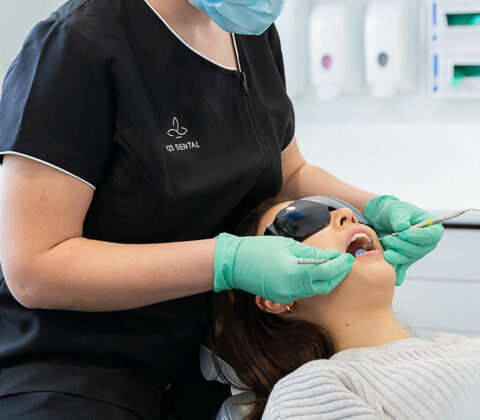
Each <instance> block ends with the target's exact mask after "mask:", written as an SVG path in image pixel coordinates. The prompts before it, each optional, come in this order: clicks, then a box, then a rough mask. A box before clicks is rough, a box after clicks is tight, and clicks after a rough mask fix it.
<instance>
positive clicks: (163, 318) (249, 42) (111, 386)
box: [0, 0, 294, 412]
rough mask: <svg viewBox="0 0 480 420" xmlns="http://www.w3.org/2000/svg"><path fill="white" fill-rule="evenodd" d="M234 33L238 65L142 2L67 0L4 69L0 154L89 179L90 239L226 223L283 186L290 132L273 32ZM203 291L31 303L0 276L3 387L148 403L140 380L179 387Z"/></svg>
mask: <svg viewBox="0 0 480 420" xmlns="http://www.w3.org/2000/svg"><path fill="white" fill-rule="evenodd" d="M235 43H236V47H237V49H238V56H239V63H240V67H241V69H240V70H241V71H236V70H232V69H228V68H226V67H223V66H220V65H218V64H216V63H214V62H212V61H210V60H208V59H207V58H205V57H203V56H201V55H200V54H199V53H197V52H196V51H194V50H192V49H191V48H190V47H189V46H188V45H186V44H185V43H183V42H182V40H181V39H179V38H178V37H177V36H176V34H175V33H174V32H172V30H171V29H169V27H168V26H167V25H166V23H165V22H164V21H162V19H161V18H160V17H159V16H158V15H157V14H156V13H155V12H154V11H153V10H152V9H151V8H150V6H149V5H148V4H147V3H145V1H144V0H71V1H69V2H67V3H66V4H65V5H63V6H62V7H61V8H60V9H59V10H58V11H56V12H55V13H53V14H52V15H51V16H50V17H49V18H48V19H47V20H46V21H43V22H41V23H39V24H38V25H37V26H36V27H35V28H34V29H33V31H32V32H31V33H30V35H29V36H28V38H27V40H26V41H25V43H24V45H23V48H22V51H21V52H20V54H19V55H18V57H17V58H16V59H15V61H14V62H13V64H12V65H11V67H10V69H9V71H8V73H7V76H6V79H5V82H4V85H3V91H2V99H1V103H0V153H2V155H0V159H2V160H3V154H5V153H14V154H20V155H23V156H27V157H30V158H32V159H36V160H38V161H41V162H43V163H45V164H48V165H51V166H53V167H55V168H57V169H59V170H62V171H64V172H67V173H69V174H70V175H72V176H75V177H77V178H78V179H79V180H81V181H83V182H85V183H88V184H89V185H91V186H92V188H95V192H94V195H93V201H92V203H91V206H90V208H89V210H88V213H87V215H86V219H85V222H84V226H83V235H84V237H85V238H88V239H95V240H101V241H108V242H117V243H135V244H140V243H165V242H177V241H186V240H197V239H204V238H212V237H214V236H216V235H217V234H219V233H220V232H222V231H227V232H228V231H229V230H231V229H232V228H233V227H234V226H235V224H236V223H237V222H238V221H239V220H240V219H241V218H242V216H244V215H245V214H246V212H248V211H249V210H251V209H252V208H254V207H255V206H257V205H258V204H259V203H260V202H261V201H262V200H264V199H265V198H267V197H270V196H275V195H276V194H277V193H278V192H279V190H280V188H281V184H282V172H281V151H282V150H283V149H285V148H286V147H287V146H288V144H289V143H290V141H291V140H292V138H293V136H294V113H293V108H292V104H291V102H290V100H289V99H288V97H287V94H286V91H285V80H284V79H285V78H284V69H283V62H282V54H281V49H280V42H279V38H278V34H277V32H276V29H275V27H274V26H273V25H272V26H271V27H270V28H269V29H268V30H267V31H266V32H265V33H264V34H262V35H260V36H238V35H237V36H235ZM185 258H188V255H186V256H185ZM92 293H95V291H94V290H92ZM210 297H211V295H210V293H204V294H201V295H197V296H192V297H187V298H183V299H177V300H173V301H169V302H164V303H159V304H156V305H152V306H148V307H144V308H139V309H135V310H128V311H118V312H109V313H82V312H73V311H53V310H29V309H26V308H24V307H22V306H21V305H20V304H19V303H18V302H17V301H16V300H15V299H14V298H13V296H12V295H11V294H10V292H9V290H8V288H7V284H6V282H5V280H4V278H3V275H2V276H1V277H0V396H1V395H8V394H11V393H14V392H26V391H46V390H47V391H48V390H50V391H59V392H67V393H73V394H77V395H82V396H84V397H88V398H94V399H100V400H104V401H111V402H112V403H116V404H120V405H123V406H125V407H127V408H132V409H136V410H143V412H146V410H147V409H148V408H149V407H151V406H152V404H154V403H153V402H152V399H154V398H152V395H153V394H150V393H149V392H150V391H149V390H151V391H152V392H153V393H154V392H155V391H158V390H162V389H164V388H165V386H167V384H169V383H170V382H172V381H174V380H175V375H176V372H178V370H179V369H180V367H181V366H182V364H183V363H184V361H185V360H186V358H187V356H188V355H189V354H190V353H192V352H193V351H196V348H197V343H198V341H199V340H200V339H201V338H202V337H203V336H204V335H205V333H206V331H207V329H208V324H209V298H210ZM120 371H121V372H122V374H121V375H120V374H119V372H120ZM72 378H75V380H73V381H72ZM142 387H143V388H142ZM135 389H143V391H142V392H140V391H139V392H135ZM119 395H121V396H122V397H121V398H120V397H119Z"/></svg>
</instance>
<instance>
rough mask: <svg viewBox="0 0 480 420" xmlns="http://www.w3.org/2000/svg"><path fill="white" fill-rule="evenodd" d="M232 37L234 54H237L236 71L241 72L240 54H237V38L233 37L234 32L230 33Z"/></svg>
mask: <svg viewBox="0 0 480 420" xmlns="http://www.w3.org/2000/svg"><path fill="white" fill-rule="evenodd" d="M232 39H233V46H234V47H235V55H236V56H237V66H238V71H239V72H240V73H241V72H242V66H241V65H240V55H239V54H238V48H237V40H236V39H235V34H232ZM235 70H236V69H235Z"/></svg>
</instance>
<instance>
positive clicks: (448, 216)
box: [370, 208, 480, 241]
mask: <svg viewBox="0 0 480 420" xmlns="http://www.w3.org/2000/svg"><path fill="white" fill-rule="evenodd" d="M469 210H473V211H480V209H473V208H470V209H466V210H460V211H455V212H453V213H449V214H446V215H444V216H440V217H437V218H435V219H431V220H426V221H425V222H421V223H417V224H416V225H413V226H410V227H409V229H418V228H423V227H425V226H432V225H435V224H437V223H441V222H445V221H446V220H450V219H454V218H455V217H458V216H460V215H462V214H463V213H466V212H467V211H469ZM407 230H408V229H407ZM399 233H401V232H394V233H392V234H390V235H385V236H383V237H382V238H378V237H373V238H370V241H371V240H372V239H378V240H379V241H382V240H384V239H385V238H388V237H389V236H397V235H398V234H399Z"/></svg>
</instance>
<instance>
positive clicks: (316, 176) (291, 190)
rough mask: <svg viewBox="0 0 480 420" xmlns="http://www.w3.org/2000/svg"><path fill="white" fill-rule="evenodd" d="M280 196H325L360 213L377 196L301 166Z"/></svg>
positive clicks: (293, 198)
mask: <svg viewBox="0 0 480 420" xmlns="http://www.w3.org/2000/svg"><path fill="white" fill-rule="evenodd" d="M279 195H281V196H285V197H289V198H291V199H292V200H297V199H299V198H301V197H308V196H312V195H327V196H330V197H335V198H338V199H340V200H343V201H346V202H348V203H349V204H351V205H353V206H354V207H356V208H357V209H359V210H361V211H362V212H363V211H364V210H365V206H366V205H367V203H368V201H369V200H370V199H372V198H374V197H377V194H373V193H371V192H368V191H364V190H361V189H359V188H356V187H354V186H352V185H350V184H347V183H346V182H343V181H342V180H340V179H338V178H336V177H335V176H333V175H332V174H330V173H329V172H327V171H325V170H323V169H321V168H319V167H317V166H313V165H309V164H305V165H303V166H301V167H300V168H299V169H298V170H297V171H296V172H295V173H294V174H293V175H292V176H291V178H290V179H289V180H288V181H287V182H286V183H285V184H284V186H283V187H282V191H281V192H280V194H279Z"/></svg>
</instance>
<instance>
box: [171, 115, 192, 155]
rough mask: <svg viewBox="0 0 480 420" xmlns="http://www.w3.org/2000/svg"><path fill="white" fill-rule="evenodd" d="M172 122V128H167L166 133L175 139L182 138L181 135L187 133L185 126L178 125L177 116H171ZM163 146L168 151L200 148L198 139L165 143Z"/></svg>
mask: <svg viewBox="0 0 480 420" xmlns="http://www.w3.org/2000/svg"><path fill="white" fill-rule="evenodd" d="M172 124H173V128H171V129H170V130H168V131H167V134H168V135H169V136H170V137H174V138H175V139H176V140H178V139H183V136H185V135H186V134H187V133H188V130H187V129H186V128H185V127H180V123H179V122H178V118H177V117H173V122H172ZM165 148H166V149H167V151H169V152H175V151H181V150H190V149H200V145H199V144H198V141H187V142H184V143H175V144H167V145H166V146H165Z"/></svg>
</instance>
